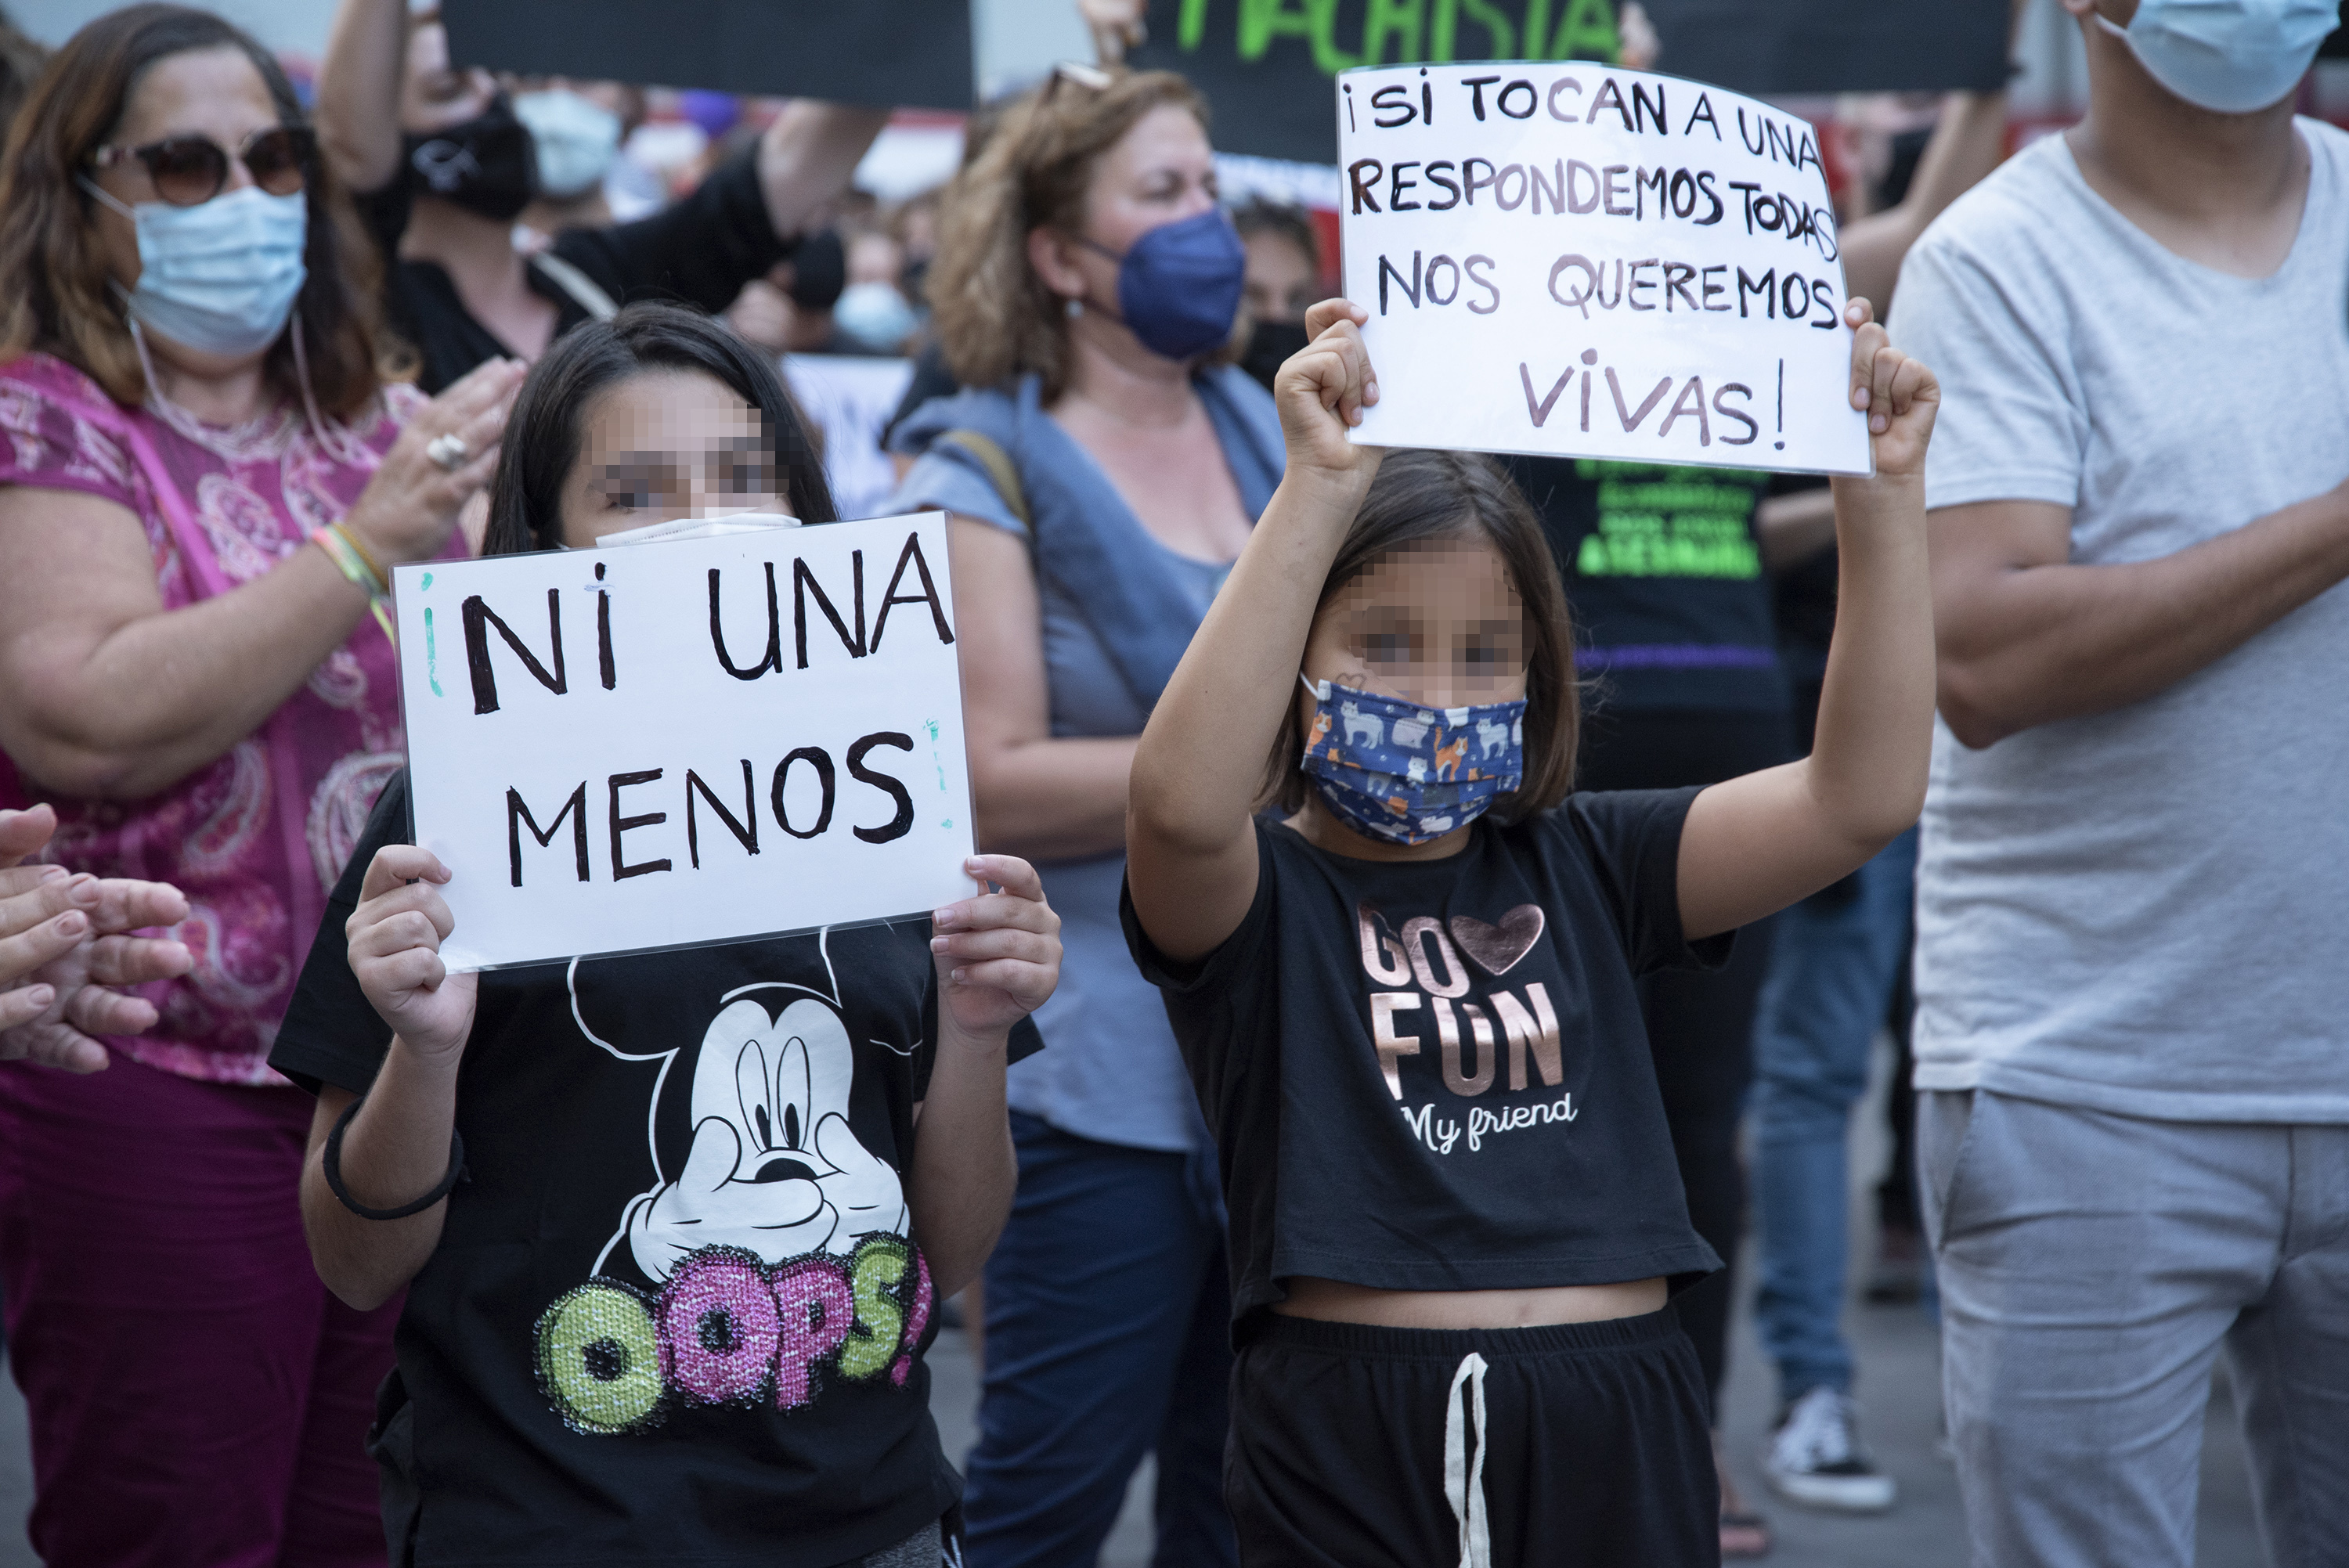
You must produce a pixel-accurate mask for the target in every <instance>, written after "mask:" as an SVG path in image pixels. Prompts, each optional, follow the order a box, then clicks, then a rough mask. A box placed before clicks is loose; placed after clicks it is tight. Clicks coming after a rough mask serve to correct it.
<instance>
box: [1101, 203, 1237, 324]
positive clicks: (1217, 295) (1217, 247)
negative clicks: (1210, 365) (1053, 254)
mask: <svg viewBox="0 0 2349 1568" xmlns="http://www.w3.org/2000/svg"><path fill="white" fill-rule="evenodd" d="M1083 243H1085V244H1087V245H1090V246H1092V248H1093V249H1094V250H1096V251H1099V252H1100V253H1102V255H1104V256H1107V257H1109V258H1110V259H1111V260H1112V261H1113V262H1115V263H1117V308H1118V309H1119V310H1121V311H1123V312H1124V314H1123V315H1118V316H1114V317H1112V320H1115V321H1116V322H1118V323H1119V324H1120V325H1123V327H1124V328H1125V329H1126V330H1127V331H1128V332H1131V333H1133V335H1134V336H1136V337H1138V338H1140V339H1141V340H1142V346H1143V347H1144V348H1147V349H1148V350H1150V352H1151V353H1153V354H1156V355H1161V356H1164V357H1165V358H1168V359H1189V358H1191V357H1192V356H1194V355H1199V354H1205V353H1206V352H1207V351H1208V350H1210V349H1213V348H1218V347H1221V346H1222V345H1223V342H1224V340H1225V339H1226V338H1227V337H1229V336H1231V335H1232V321H1233V319H1234V318H1235V317H1237V315H1239V312H1240V289H1241V285H1242V284H1243V283H1245V282H1246V280H1247V247H1246V246H1244V245H1242V244H1241V243H1240V237H1239V233H1238V232H1237V230H1235V229H1234V228H1233V227H1232V224H1231V220H1230V219H1228V218H1226V217H1225V216H1224V212H1223V209H1222V208H1220V207H1218V208H1215V209H1212V210H1211V211H1206V212H1201V213H1199V214H1198V215H1197V216H1195V217H1191V218H1178V219H1176V220H1175V221H1174V222H1172V223H1161V224H1159V225H1158V227H1156V228H1155V229H1153V230H1151V231H1150V232H1148V233H1146V234H1144V235H1143V236H1142V238H1140V239H1139V240H1136V241H1134V242H1133V245H1132V247H1131V248H1129V249H1128V250H1127V251H1126V253H1125V254H1123V255H1122V256H1121V255H1119V254H1118V253H1116V252H1115V251H1112V250H1111V249H1110V248H1109V247H1108V246H1107V245H1104V244H1102V243H1101V242H1099V241H1098V240H1085V241H1083ZM1092 308H1094V309H1096V310H1098V309H1100V308H1101V307H1099V306H1098V305H1096V306H1093V307H1092ZM1103 314H1104V315H1106V314H1108V313H1106V312H1103Z"/></svg>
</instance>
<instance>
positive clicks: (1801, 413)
mask: <svg viewBox="0 0 2349 1568" xmlns="http://www.w3.org/2000/svg"><path fill="white" fill-rule="evenodd" d="M1337 108H1338V146H1339V158H1340V166H1341V167H1340V176H1341V181H1342V185H1343V194H1342V202H1343V205H1342V207H1341V210H1340V214H1341V223H1342V229H1343V235H1344V249H1345V269H1344V282H1345V294H1346V297H1347V298H1349V299H1350V300H1352V301H1354V302H1355V303H1356V304H1360V305H1361V306H1362V307H1363V308H1364V309H1366V310H1367V311H1368V312H1369V313H1370V319H1369V320H1368V321H1366V322H1365V323H1364V324H1363V325H1362V337H1363V340H1364V342H1365V343H1366V344H1367V345H1368V346H1369V348H1370V351H1371V356H1372V358H1373V359H1374V360H1375V361H1376V363H1377V364H1378V366H1379V368H1380V369H1381V371H1382V372H1383V373H1384V375H1385V377H1386V380H1387V382H1388V385H1389V387H1390V391H1389V394H1388V396H1387V397H1385V398H1384V399H1383V400H1382V401H1381V403H1380V404H1379V405H1378V406H1377V407H1375V409H1373V410H1371V412H1370V413H1369V416H1368V418H1365V419H1364V421H1363V422H1362V423H1361V425H1360V426H1359V427H1358V428H1356V429H1355V430H1354V432H1353V438H1354V439H1356V440H1359V441H1363V442H1368V443H1374V444H1376V445H1380V446H1390V447H1406V446H1423V447H1450V448H1464V449H1479V450H1485V451H1513V452H1534V453H1546V454H1556V455H1562V456H1578V457H1603V458H1620V459H1638V460H1640V461H1644V462H1680V463H1704V464H1711V465H1717V466H1730V467H1738V468H1755V469H1782V470H1783V469H1802V470H1812V471H1817V472H1824V473H1857V474H1864V473H1867V472H1868V471H1869V470H1868V428H1867V423H1866V420H1865V418H1864V417H1863V416H1861V415H1860V414H1858V413H1857V412H1856V411H1854V410H1853V409H1852V408H1851V407H1850V405H1849V402H1848V400H1847V398H1845V397H1842V396H1841V395H1840V394H1841V391H1842V386H1843V383H1844V381H1845V378H1846V377H1847V375H1848V374H1849V368H1850V364H1851V353H1852V344H1851V328H1850V327H1849V325H1847V321H1846V317H1845V311H1844V305H1845V303H1846V302H1845V299H1844V294H1843V268H1842V265H1841V263H1840V261H1839V255H1840V253H1839V251H1838V249H1837V237H1836V222H1835V213H1834V211H1833V206H1832V202H1831V201H1830V198H1829V195H1828V191H1827V183H1826V170H1824V168H1823V167H1822V166H1821V164H1820V160H1819V153H1818V148H1817V143H1816V138H1815V137H1814V136H1813V134H1812V131H1811V129H1810V127H1809V126H1808V125H1807V124H1806V123H1805V122H1804V121H1802V120H1800V119H1795V118H1794V117H1792V116H1790V115H1787V114H1785V113H1782V112H1781V111H1779V110H1777V109H1775V108H1771V107H1769V106H1768V105H1767V104H1764V103H1761V102H1759V101H1757V100H1755V99H1753V98H1742V97H1739V96H1738V95H1737V94H1734V93H1730V92H1724V91H1723V90H1722V89H1720V88H1711V87H1707V86H1705V85H1704V84H1702V83H1701V82H1690V81H1682V80H1680V79H1679V78H1677V77H1661V76H1656V75H1654V74H1652V73H1650V72H1642V71H1630V70H1620V69H1614V68H1610V67H1605V66H1600V65H1596V64H1592V63H1588V62H1584V61H1557V62H1551V63H1547V64H1528V63H1507V62H1496V61H1486V62H1482V63H1479V64H1476V65H1467V66H1392V67H1369V68H1364V69H1361V70H1353V71H1348V72H1346V73H1344V74H1343V75H1341V76H1340V77H1339V79H1338V105H1337Z"/></svg>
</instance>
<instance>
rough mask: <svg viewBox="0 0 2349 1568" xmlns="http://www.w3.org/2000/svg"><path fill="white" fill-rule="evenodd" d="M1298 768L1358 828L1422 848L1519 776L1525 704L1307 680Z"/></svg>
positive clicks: (1481, 810) (1487, 805)
mask: <svg viewBox="0 0 2349 1568" xmlns="http://www.w3.org/2000/svg"><path fill="white" fill-rule="evenodd" d="M1297 678H1298V679H1299V681H1302V682H1303V683H1304V686H1305V689H1306V690H1307V691H1309V692H1311V693H1312V694H1313V704H1314V706H1313V725H1312V727H1311V728H1310V729H1309V730H1308V731H1307V733H1306V737H1305V756H1304V758H1303V760H1301V761H1300V762H1299V767H1300V768H1301V769H1304V771H1305V772H1307V773H1308V774H1309V775H1311V776H1312V779H1313V784H1314V788H1315V789H1319V791H1320V792H1321V803H1322V804H1323V805H1325V806H1327V807H1329V808H1330V814H1331V815H1333V816H1335V817H1336V818H1337V819H1338V820H1340V821H1341V822H1343V823H1345V824H1346V825H1347V826H1348V827H1350V828H1351V829H1353V830H1355V831H1357V832H1360V833H1366V834H1368V835H1369V836H1370V837H1371V838H1374V839H1384V840H1385V841H1387V842H1389V843H1391V844H1424V843H1426V842H1428V841H1430V840H1432V839H1439V838H1442V837H1443V836H1444V834H1446V833H1448V832H1450V831H1452V830H1453V829H1454V828H1457V827H1460V826H1462V825H1464V824H1465V823H1468V822H1473V821H1475V820H1476V819H1477V818H1479V817H1481V816H1483V815H1484V814H1485V812H1486V811H1488V810H1491V809H1492V806H1493V802H1494V801H1495V799H1498V798H1499V797H1501V796H1503V795H1506V794H1507V793H1508V792H1509V791H1510V790H1512V789H1516V787H1517V786H1518V784H1519V783H1520V782H1522V781H1523V780H1524V778H1525V770H1526V705H1525V701H1524V699H1523V698H1520V699H1518V700H1517V701H1516V702H1494V703H1481V704H1478V705H1475V706H1474V707H1420V706H1419V705H1418V704H1417V703H1412V702H1401V701H1398V700H1396V699H1395V698H1393V697H1390V696H1379V695H1378V694H1377V693H1375V692H1366V691H1356V690H1355V689H1353V688H1352V687H1351V686H1339V685H1337V684H1336V683H1335V682H1332V681H1323V682H1321V683H1320V684H1319V685H1318V686H1317V685H1315V684H1314V683H1313V682H1311V681H1309V680H1306V679H1305V676H1304V675H1303V673H1302V672H1300V673H1299V675H1298V677H1297Z"/></svg>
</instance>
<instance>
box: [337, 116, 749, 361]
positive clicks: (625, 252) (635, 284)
mask: <svg viewBox="0 0 2349 1568" xmlns="http://www.w3.org/2000/svg"><path fill="white" fill-rule="evenodd" d="M412 199H413V192H412V191H410V190H409V186H408V184H407V183H406V181H399V180H395V181H393V182H392V183H391V184H390V185H388V186H386V187H385V188H384V189H383V190H381V191H373V192H370V193H368V194H367V195H363V196H361V197H360V198H359V212H360V215H361V216H362V217H363V218H364V219H365V220H366V222H367V229H368V230H369V232H372V233H373V234H374V236H375V239H376V242H377V243H378V245H380V246H381V247H382V248H383V253H384V258H385V261H384V315H385V317H386V320H387V322H388V325H390V327H391V328H392V330H393V331H395V332H397V333H398V334H399V335H400V336H401V337H403V338H405V339H406V340H407V341H408V342H409V343H411V344H413V345H414V346H416V350H417V352H418V353H419V355H421V356H423V361H424V364H423V368H422V371H421V373H420V374H419V376H418V377H417V385H418V386H419V387H422V388H423V389H424V390H425V391H427V392H429V393H435V394H437V393H439V392H440V390H441V389H442V388H443V387H447V386H448V385H449V384H450V382H452V381H455V380H457V379H458V378H460V377H462V376H463V375H464V374H465V373H466V372H467V371H469V370H471V369H472V368H473V367H474V366H477V365H480V364H481V363H482V362H483V361H484V360H489V359H495V358H497V357H499V356H502V355H512V353H513V350H512V348H511V347H509V346H507V345H506V344H504V343H503V342H502V341H500V340H499V339H498V337H497V336H496V335H493V334H492V332H491V331H490V329H489V328H488V327H486V326H483V325H481V323H480V322H478V321H476V320H474V319H473V316H472V314H471V312H469V311H468V310H466V308H465V302H464V301H463V300H461V299H460V298H459V297H458V295H457V285H456V284H454V283H453V282H451V281H450V277H449V273H448V271H447V269H445V268H443V267H442V266H441V265H440V263H438V262H415V261H403V260H401V259H400V257H399V237H400V235H401V234H403V233H405V232H407V229H408V214H409V203H410V201H412ZM547 249H548V251H549V252H551V253H553V254H554V255H555V256H557V257H559V258H560V259H561V260H563V261H564V262H568V263H570V264H571V265H573V266H574V267H576V268H578V269H579V271H581V272H582V273H585V274H586V275H587V278H588V279H589V281H590V282H592V283H594V284H595V286H596V287H597V288H599V289H601V290H603V291H604V293H605V294H606V295H608V296H609V297H610V298H611V300H612V303H614V304H627V303H628V302H629V301H631V300H636V299H665V300H677V301H682V302H683V303H685V304H691V305H698V306H699V307H700V308H701V309H703V310H706V311H721V310H724V309H725V308H726V307H727V306H728V305H730V304H733V303H734V296H735V295H736V294H740V293H741V292H742V285H743V284H747V283H749V282H750V280H751V279H753V278H756V277H762V276H764V275H765V274H766V273H767V271H768V269H770V268H771V267H772V266H773V265H774V264H775V263H777V262H780V261H781V260H782V259H783V258H784V257H785V256H787V255H789V254H790V253H791V250H792V242H788V241H785V240H782V239H781V238H778V237H777V235H776V233H775V225H774V222H773V220H771V218H770V217H769V216H768V214H767V198H766V192H765V191H764V190H763V189H762V188H761V185H760V183H759V157H758V149H757V148H755V147H751V148H745V149H744V150H742V151H741V152H740V153H738V154H736V155H735V156H734V157H733V158H730V159H729V160H727V161H726V162H724V163H722V164H720V165H719V167H718V168H717V169H716V170H713V171H712V172H711V173H710V175H709V178H708V179H706V180H704V181H702V182H701V183H700V184H699V185H698V186H696V187H695V188H694V190H693V191H692V193H691V194H690V195H688V196H686V197H685V198H683V199H682V200H680V201H678V202H676V203H675V204H674V205H672V206H669V207H666V208H663V209H662V210H661V211H658V212H656V213H654V214H653V215H652V216H650V217H648V218H641V219H638V220H637V221H636V222H633V223H614V224H611V225H609V226H608V227H605V228H600V229H565V230H564V231H563V232H561V233H559V234H557V235H555V237H554V242H552V243H551V244H550V245H548V247H547ZM523 276H524V279H525V281H526V282H527V283H528V284H529V285H530V288H531V291H532V292H533V293H534V294H538V295H539V296H541V297H542V298H543V299H546V300H550V301H552V302H553V303H554V306H555V308H556V311H557V313H558V314H557V315H556V319H555V324H554V331H555V335H556V336H558V337H559V336H561V335H563V334H564V333H566V332H569V331H570V330H571V329H572V328H573V327H574V326H577V325H579V324H580V323H581V322H583V321H589V320H592V319H594V317H593V314H592V313H591V312H590V311H589V310H588V308H587V306H586V305H585V304H583V303H581V302H580V301H579V300H578V299H577V298H576V297H574V295H573V294H572V293H571V291H569V290H568V289H565V288H564V286H563V285H562V284H560V283H558V282H557V281H556V280H555V278H554V276H553V275H552V274H551V273H549V272H548V271H546V270H544V269H542V268H541V267H539V266H537V265H535V264H533V265H532V266H530V267H529V268H527V269H526V270H525V272H524V274H523Z"/></svg>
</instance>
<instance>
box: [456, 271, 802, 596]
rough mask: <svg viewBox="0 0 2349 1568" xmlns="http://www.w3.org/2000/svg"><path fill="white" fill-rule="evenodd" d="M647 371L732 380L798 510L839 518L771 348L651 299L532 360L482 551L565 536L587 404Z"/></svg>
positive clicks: (503, 452) (510, 550) (510, 549)
mask: <svg viewBox="0 0 2349 1568" xmlns="http://www.w3.org/2000/svg"><path fill="white" fill-rule="evenodd" d="M651 370H698V371H699V372H701V373H702V374H703V375H705V376H710V377H716V378H717V379H718V380H719V381H722V382H724V383H725V384H726V385H727V386H728V387H731V388H733V390H734V392H735V394H736V395H737V396H739V397H740V398H741V399H742V400H743V401H744V402H745V403H748V404H750V407H753V408H756V409H758V410H759V412H760V413H761V414H762V415H764V416H765V424H766V428H767V430H768V432H769V433H770V434H771V435H772V436H773V437H774V441H775V449H774V457H775V462H776V464H777V466H778V468H780V469H781V471H782V474H783V476H784V483H783V500H784V501H785V502H786V503H787V504H788V505H789V507H790V508H791V513H792V516H793V517H796V518H798V519H799V520H800V521H802V522H836V521H839V517H840V514H839V513H838V512H837V511H834V510H833V504H832V490H831V488H830V487H829V486H827V485H826V484H825V483H824V480H823V465H822V464H820V463H819V462H817V460H816V456H815V447H814V443H812V442H811V441H810V440H809V439H808V434H807V428H806V427H805V426H804V425H802V424H801V423H800V417H799V413H798V411H797V410H796V409H794V408H793V407H792V400H791V398H790V397H788V396H787V395H786V394H785V393H784V391H783V383H782V379H781V377H778V376H777V375H776V374H775V367H774V366H773V364H772V363H771V362H770V361H769V360H768V358H767V356H765V355H763V354H761V353H760V352H759V351H758V350H757V349H755V348H753V347H751V346H750V345H749V344H747V343H745V342H743V341H742V340H741V339H740V337H738V336H736V335H734V333H733V331H732V330H731V329H730V328H729V327H727V326H726V325H724V324H722V323H720V322H718V321H715V320H713V319H711V318H710V317H709V316H706V315H702V314H701V313H700V312H698V311H693V310H688V309H686V308H684V307H683V306H681V305H674V304H659V303H657V302H653V301H647V302H645V303H642V304H632V305H629V306H627V307H626V309H624V310H622V311H621V312H620V313H619V314H618V315H615V316H613V317H612V318H611V319H610V320H609V321H591V322H587V323H585V324H583V325H579V326H577V327H574V328H573V329H572V330H571V331H570V332H567V333H565V334H564V335H563V336H562V337H561V338H560V339H558V340H557V341H556V343H555V345H554V347H552V348H550V349H548V350H547V352H546V356H545V357H544V358H543V359H541V360H540V361H539V362H538V363H537V364H536V365H535V366H532V367H531V372H530V377H529V378H528V379H527V380H525V381H523V384H522V392H521V394H520V396H518V397H516V398H515V399H514V406H513V412H512V414H511V415H509V416H508V417H507V418H506V434H505V442H504V444H503V446H502V447H501V448H500V449H499V452H498V477H497V480H496V482H495V483H494V484H493V485H492V487H491V490H490V524H489V531H488V532H487V533H486V534H485V535H484V536H483V538H482V541H481V553H482V554H484V555H520V554H523V552H528V551H533V550H553V549H554V548H555V547H556V546H557V545H559V544H560V543H562V542H563V485H564V480H568V479H569V478H570V477H571V469H572V467H573V465H574V464H575V463H577V462H578V460H579V443H580V438H581V426H582V425H583V423H584V422H585V418H586V414H587V407H588V405H590V404H591V403H593V402H595V399H596V398H597V397H599V396H601V395H602V394H603V393H605V391H607V390H609V389H610V388H611V387H616V386H617V385H618V384H619V383H621V382H623V381H626V380H627V379H629V378H630V377H636V376H641V375H643V374H645V373H646V372H647V371H651Z"/></svg>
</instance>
